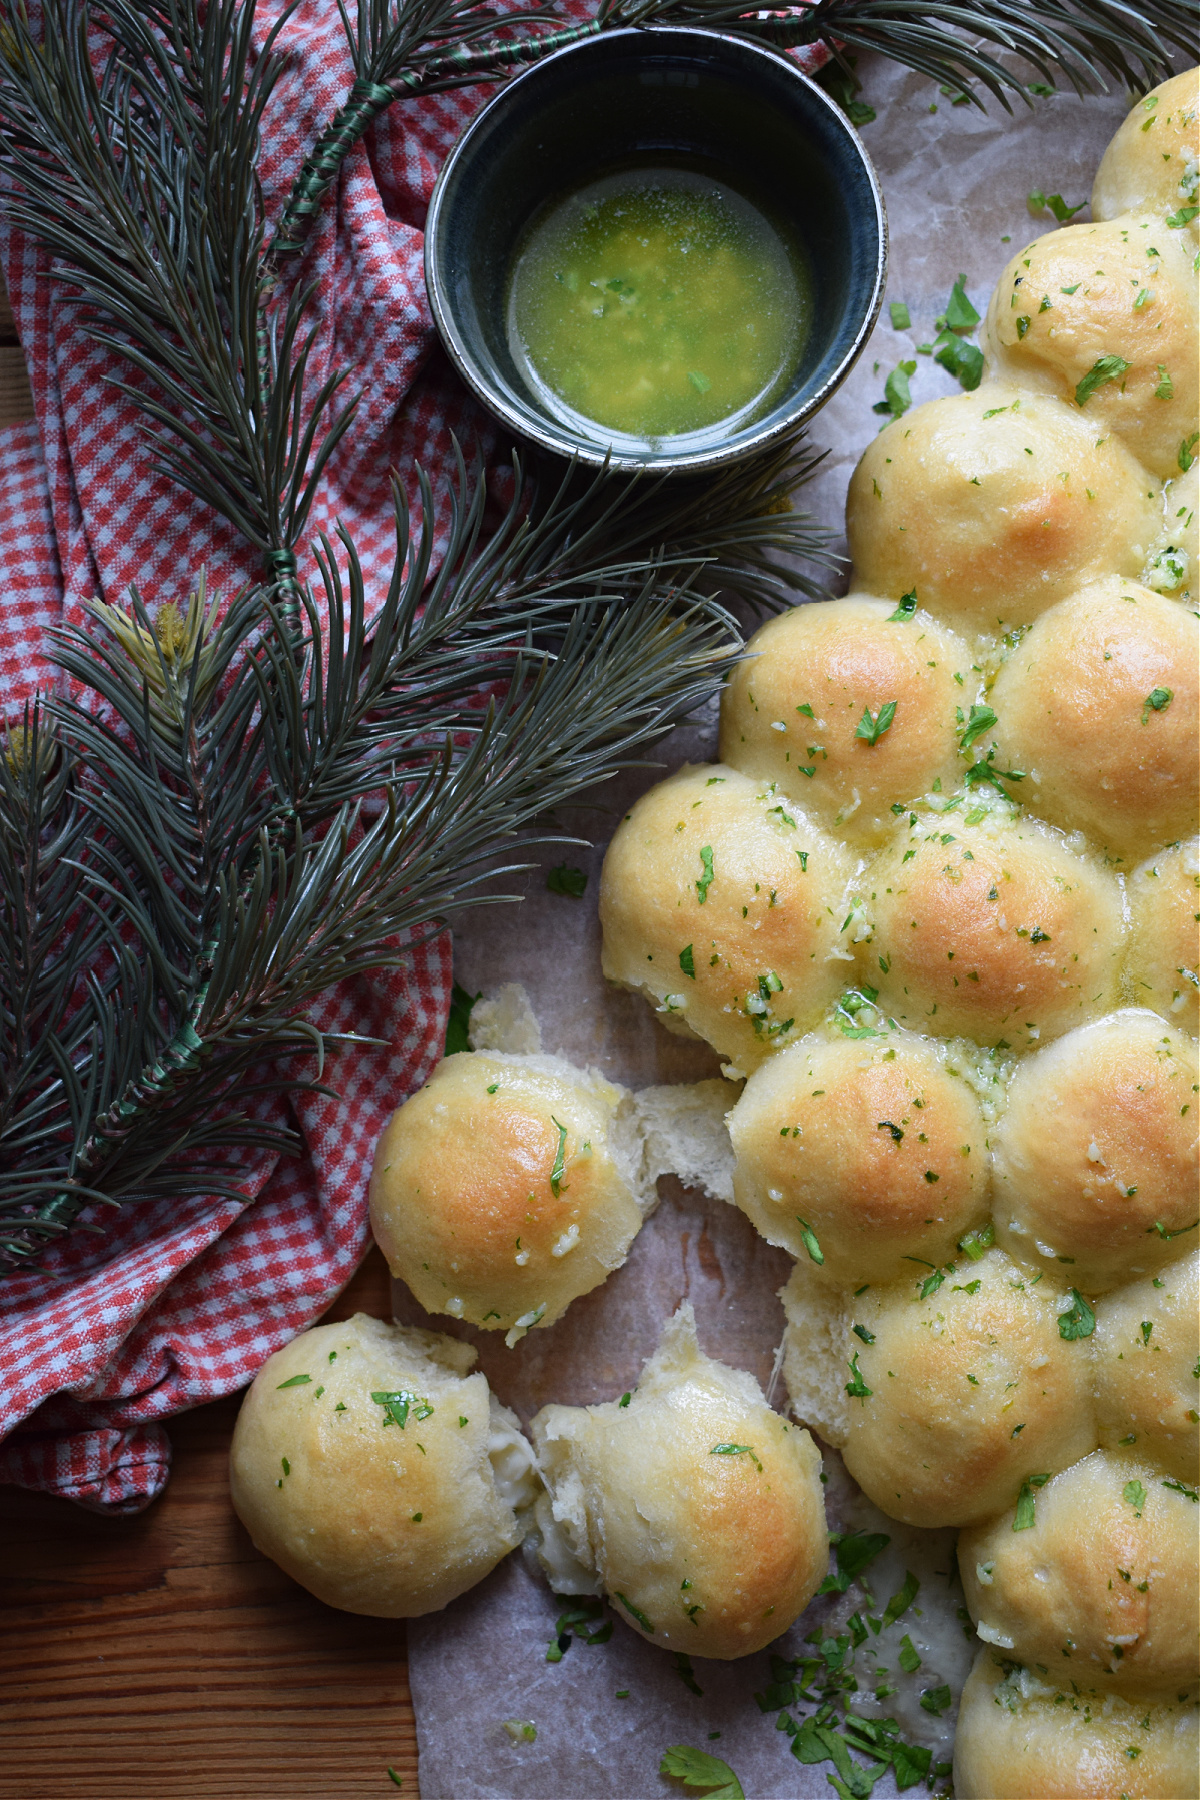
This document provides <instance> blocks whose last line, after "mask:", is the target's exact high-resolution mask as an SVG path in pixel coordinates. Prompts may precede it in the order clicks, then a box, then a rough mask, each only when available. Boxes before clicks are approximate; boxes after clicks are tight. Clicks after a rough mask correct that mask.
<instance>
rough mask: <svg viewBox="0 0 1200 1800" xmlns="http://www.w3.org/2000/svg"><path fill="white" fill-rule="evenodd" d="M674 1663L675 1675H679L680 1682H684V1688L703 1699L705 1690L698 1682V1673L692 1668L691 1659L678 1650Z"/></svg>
mask: <svg viewBox="0 0 1200 1800" xmlns="http://www.w3.org/2000/svg"><path fill="white" fill-rule="evenodd" d="M673 1661H674V1664H675V1673H676V1674H677V1675H678V1677H679V1679H680V1681H682V1683H683V1685H684V1687H685V1688H687V1690H688V1692H689V1693H691V1694H698V1695H700V1696H701V1697H703V1694H704V1689H703V1688H702V1687H701V1686H700V1683H699V1682H698V1681H697V1680H696V1671H695V1670H694V1669H693V1667H692V1659H691V1657H690V1656H687V1655H685V1653H684V1652H683V1651H682V1650H677V1651H676V1652H675V1655H674V1658H673Z"/></svg>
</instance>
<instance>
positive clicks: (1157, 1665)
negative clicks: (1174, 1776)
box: [958, 1450, 1200, 1696]
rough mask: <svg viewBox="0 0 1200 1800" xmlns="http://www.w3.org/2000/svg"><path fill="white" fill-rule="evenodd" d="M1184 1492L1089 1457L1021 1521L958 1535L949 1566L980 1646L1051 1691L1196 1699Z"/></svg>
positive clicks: (1028, 1504) (1031, 1499)
mask: <svg viewBox="0 0 1200 1800" xmlns="http://www.w3.org/2000/svg"><path fill="white" fill-rule="evenodd" d="M1181 1487H1182V1484H1181V1483H1178V1482H1176V1483H1174V1484H1171V1483H1170V1478H1169V1477H1166V1478H1164V1476H1163V1473H1162V1470H1161V1469H1160V1468H1159V1467H1158V1465H1157V1463H1155V1462H1151V1461H1147V1460H1146V1458H1145V1457H1141V1456H1138V1455H1136V1453H1128V1454H1127V1453H1125V1452H1123V1451H1111V1450H1096V1451H1093V1453H1092V1455H1091V1456H1085V1457H1084V1459H1083V1461H1082V1462H1077V1463H1074V1464H1072V1466H1071V1467H1070V1468H1069V1469H1064V1470H1063V1471H1062V1473H1061V1474H1058V1475H1055V1476H1054V1477H1053V1478H1052V1479H1051V1480H1050V1482H1049V1483H1048V1484H1044V1485H1043V1486H1042V1487H1041V1489H1040V1490H1034V1489H1031V1491H1030V1493H1029V1495H1028V1497H1027V1499H1026V1501H1025V1503H1024V1506H1023V1509H1022V1510H1021V1511H1020V1512H1019V1513H1018V1511H1017V1510H1016V1508H1015V1507H1010V1508H1009V1510H1008V1511H1007V1512H1004V1513H1001V1515H1000V1517H999V1518H998V1519H992V1520H990V1521H989V1523H988V1524H987V1525H981V1526H976V1527H975V1528H974V1529H972V1530H969V1531H964V1532H963V1534H962V1536H961V1537H960V1538H959V1540H958V1566H959V1570H960V1572H961V1574H962V1581H963V1591H964V1593H965V1594H966V1598H967V1605H968V1606H969V1607H970V1609H971V1617H972V1618H973V1619H974V1621H975V1629H976V1630H977V1631H978V1633H979V1635H980V1637H981V1638H982V1639H983V1640H984V1642H985V1643H987V1644H991V1645H993V1646H994V1647H995V1648H996V1649H999V1650H1001V1651H1003V1652H1005V1654H1008V1653H1009V1652H1011V1654H1012V1655H1013V1657H1014V1658H1015V1659H1016V1660H1017V1661H1018V1662H1022V1663H1025V1664H1026V1665H1028V1666H1031V1667H1033V1668H1034V1669H1038V1668H1050V1669H1053V1671H1054V1677H1055V1679H1056V1680H1058V1681H1064V1682H1065V1681H1066V1680H1067V1678H1068V1677H1069V1678H1070V1680H1072V1681H1075V1682H1078V1683H1079V1684H1080V1685H1081V1686H1083V1687H1088V1688H1091V1687H1099V1688H1101V1689H1107V1690H1110V1691H1112V1692H1114V1693H1120V1694H1125V1695H1134V1696H1136V1695H1139V1694H1143V1695H1145V1694H1155V1693H1158V1694H1162V1695H1167V1694H1171V1695H1174V1694H1176V1693H1178V1692H1179V1691H1180V1690H1181V1689H1189V1688H1190V1689H1193V1690H1194V1689H1195V1685H1196V1680H1197V1676H1198V1675H1200V1666H1198V1663H1197V1656H1198V1647H1197V1643H1196V1608H1197V1584H1196V1503H1195V1502H1194V1501H1193V1500H1191V1499H1189V1497H1188V1495H1187V1494H1185V1493H1183V1492H1182V1491H1181ZM1031 1515H1032V1516H1031Z"/></svg>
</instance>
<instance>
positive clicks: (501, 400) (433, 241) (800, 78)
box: [425, 25, 887, 474]
mask: <svg viewBox="0 0 1200 1800" xmlns="http://www.w3.org/2000/svg"><path fill="white" fill-rule="evenodd" d="M631 40H633V41H634V42H635V43H636V46H637V48H638V49H640V50H644V51H645V52H646V54H647V57H648V58H650V59H662V58H663V57H664V55H669V54H670V52H671V50H672V49H673V48H674V47H675V46H678V47H679V49H682V50H686V49H687V47H688V46H689V45H694V46H695V47H696V49H697V50H702V51H703V52H704V53H705V54H706V55H707V56H708V57H709V58H710V59H712V58H714V55H715V54H719V53H720V52H721V51H722V50H736V53H737V56H738V58H739V59H742V60H743V67H744V66H745V60H744V59H759V60H761V61H762V63H763V64H764V65H769V72H770V75H771V76H772V77H773V79H774V81H775V82H776V83H777V82H778V80H779V74H780V67H781V65H782V68H783V69H784V70H786V71H787V73H788V75H789V76H791V77H792V79H793V81H794V83H795V85H796V88H797V90H801V89H802V90H804V92H805V98H806V101H807V102H809V103H810V104H812V105H813V106H815V107H816V108H817V109H818V110H823V111H824V113H825V115H826V118H827V121H831V122H832V124H833V127H834V132H833V135H834V136H836V137H839V138H840V140H841V142H842V144H843V147H844V149H845V151H846V152H848V153H849V154H850V155H851V156H852V157H853V158H854V160H855V163H856V164H857V170H858V177H859V180H858V183H857V184H856V185H859V186H860V188H861V190H862V194H863V197H869V200H870V205H871V208H872V210H873V221H869V222H873V225H874V234H873V235H874V245H875V249H874V270H873V273H872V275H871V276H870V278H869V281H868V282H867V284H866V293H865V295H860V298H859V305H860V308H861V317H860V318H859V320H858V323H857V325H856V327H855V329H854V331H853V333H852V335H851V336H850V337H849V339H848V341H847V342H846V344H845V347H844V349H843V351H842V353H841V355H840V356H839V357H838V358H837V361H836V362H835V363H834V364H833V365H832V366H831V367H828V368H825V369H824V370H823V371H821V373H820V379H819V381H818V382H817V383H816V384H815V385H813V386H811V387H808V386H807V385H802V386H801V387H800V389H799V391H797V392H794V393H792V394H790V395H785V396H784V397H783V398H782V399H780V400H779V401H777V402H776V404H775V405H774V406H773V407H772V408H771V409H770V410H769V411H768V413H767V414H766V415H765V417H763V418H761V419H759V420H757V421H756V422H755V424H753V425H752V426H750V427H747V428H745V429H743V430H741V431H738V432H736V433H735V435H734V436H733V437H731V438H730V439H727V440H725V441H723V442H721V441H718V442H717V443H715V444H712V445H710V446H707V447H705V448H700V449H694V450H690V451H685V452H682V453H679V454H676V455H672V454H671V453H670V450H669V449H668V448H666V446H668V445H669V443H670V438H669V437H666V438H663V439H660V440H659V442H660V443H661V444H662V445H663V446H664V448H663V449H658V448H655V447H648V448H647V449H646V450H645V451H644V452H641V451H639V452H630V451H627V450H626V449H624V448H623V447H622V448H620V449H618V448H615V447H614V446H613V445H612V444H611V443H609V442H606V441H605V440H604V439H603V437H602V436H601V435H600V434H601V433H602V432H603V430H604V428H603V427H602V426H599V425H598V426H597V427H596V433H597V435H596V436H595V437H587V436H585V435H583V434H582V433H580V432H575V431H572V430H571V429H570V428H569V427H568V426H566V425H565V424H562V423H560V422H559V421H558V420H556V419H554V418H553V416H551V415H548V414H547V413H545V412H544V411H542V410H540V408H539V406H538V404H537V402H536V400H535V398H534V396H533V395H532V394H530V393H529V390H528V388H527V387H526V386H525V384H524V383H523V382H520V381H519V380H518V381H517V382H510V381H508V380H497V379H495V378H494V377H493V376H492V375H491V373H490V371H489V370H488V368H487V367H486V366H481V359H480V358H479V357H478V356H477V355H476V354H475V353H474V351H473V349H472V347H471V344H470V343H469V341H468V338H467V335H466V333H465V332H464V331H463V329H462V326H461V324H460V321H459V318H458V315H457V311H456V307H455V302H454V284H453V282H452V281H451V280H450V278H449V276H448V273H447V271H446V270H445V269H444V268H443V266H442V263H443V258H442V256H441V255H440V254H439V252H440V251H441V249H442V242H443V238H444V236H445V234H446V216H447V212H448V209H449V208H450V207H451V205H452V204H453V201H454V199H455V197H456V196H455V190H456V187H457V185H458V183H459V179H460V172H461V170H462V165H463V163H464V162H465V161H467V160H468V159H469V158H470V157H471V154H472V152H473V150H474V148H475V145H476V143H477V141H478V139H479V137H480V136H481V135H482V134H483V133H485V132H490V133H492V134H495V131H496V128H497V127H498V126H502V125H503V124H504V122H505V117H506V115H507V114H509V113H511V112H513V111H514V109H518V108H520V107H521V106H522V103H523V102H526V101H527V98H528V90H529V87H530V86H531V85H533V86H536V85H537V84H538V83H540V82H542V81H544V80H545V79H546V77H547V71H548V70H551V69H552V68H553V67H554V66H555V65H556V64H560V63H562V62H563V61H564V59H568V58H586V57H588V56H591V57H593V58H595V57H596V56H597V55H598V53H602V52H604V51H608V53H609V54H610V55H612V54H613V53H614V47H615V46H616V45H617V44H618V43H621V44H624V45H625V46H626V48H627V49H628V48H632V47H633V44H632V43H631ZM676 53H678V52H676ZM656 153H657V151H656V148H655V147H649V148H648V149H647V150H646V152H645V154H647V155H654V154H656ZM619 154H620V153H619V152H618V156H619ZM603 166H604V165H603V164H601V163H597V165H596V167H597V170H600V169H602V168H603ZM610 166H611V165H610ZM834 180H835V181H836V176H835V177H834ZM553 191H554V190H553V186H552V185H548V186H547V188H546V190H545V191H544V192H543V193H541V194H539V195H538V196H537V197H536V198H535V200H534V202H533V204H532V205H531V206H530V207H529V208H528V209H527V211H526V212H525V214H524V216H523V217H522V218H521V219H520V220H519V221H518V222H517V230H516V231H514V232H513V234H512V241H513V243H515V241H516V237H517V236H518V235H519V231H520V229H521V228H523V227H524V224H525V223H526V221H527V219H528V218H529V217H530V216H531V215H532V213H533V212H535V211H536V210H537V208H538V206H540V205H541V204H542V203H543V202H544V201H545V200H546V199H547V198H549V197H550V195H551V193H552V192H553ZM447 260H448V258H447ZM886 268H887V219H886V214H885V212H884V205H883V196H882V194H881V192H880V188H879V182H878V179H877V177H876V174H875V170H874V168H873V166H872V164H871V160H870V158H869V156H868V155H867V153H866V151H865V149H864V148H863V146H862V143H861V142H860V140H859V138H858V135H857V133H856V132H855V131H854V129H853V127H852V126H851V125H850V123H849V122H848V120H847V119H846V118H845V116H844V115H843V114H842V112H841V110H840V109H839V107H838V106H837V103H836V102H835V101H834V100H832V99H831V98H830V97H829V95H828V94H826V93H825V91H824V90H823V89H822V88H820V87H818V86H817V84H816V83H815V82H814V81H812V80H810V78H809V77H808V76H807V75H805V73H804V72H803V70H802V69H800V68H798V67H797V66H796V64H795V63H793V62H792V61H791V60H790V59H789V58H788V57H787V56H785V55H784V54H783V53H782V52H781V51H776V50H773V49H769V48H766V47H764V46H762V45H759V44H756V43H754V42H753V41H752V40H751V39H749V38H743V37H739V36H737V35H735V34H733V33H730V32H722V31H711V30H704V29H699V28H696V27H694V26H682V25H681V26H656V27H653V28H649V29H645V28H641V27H630V28H626V29H621V30H616V31H606V32H604V33H601V34H598V35H597V36H594V37H590V38H586V39H584V40H583V41H582V42H580V43H578V44H570V45H567V46H566V47H565V48H564V49H562V50H556V51H553V52H552V53H551V54H550V55H548V56H546V57H545V58H543V59H542V61H540V62H538V63H535V64H534V65H533V67H532V68H529V69H526V70H524V71H522V73H520V74H519V75H516V76H514V77H512V78H511V79H510V80H509V81H508V82H507V83H506V84H505V86H504V87H503V88H501V90H500V92H499V93H497V94H495V95H494V96H493V97H492V99H491V100H489V101H487V102H486V104H485V105H484V106H482V107H481V108H480V110H479V111H478V112H477V113H476V114H475V115H474V117H473V118H472V119H471V121H470V122H469V124H468V125H467V127H466V129H465V131H464V132H463V134H462V136H461V137H460V138H459V139H458V142H457V143H456V144H455V145H454V147H453V149H452V150H451V151H450V154H449V156H448V157H447V158H446V161H445V164H444V165H443V167H442V171H441V174H440V175H439V176H438V179H437V183H436V185H435V187H434V191H433V195H432V198H431V200H430V204H429V212H428V217H427V220H426V227H425V282H426V288H427V291H428V294H429V301H430V305H431V308H432V310H433V316H434V321H435V323H436V325H437V328H438V332H439V335H440V336H441V339H442V343H443V345H444V346H445V348H446V351H447V353H448V354H449V356H450V359H451V361H452V362H453V364H454V366H455V368H456V369H457V371H458V373H459V374H460V375H461V377H462V379H463V380H464V381H465V382H466V384H467V386H468V387H469V388H470V390H471V392H472V393H473V394H474V395H475V396H476V398H477V399H479V400H480V401H482V403H483V404H484V405H485V406H486V407H487V408H488V410H489V411H490V412H492V413H493V414H495V415H496V416H498V417H499V418H500V419H501V420H502V421H503V422H504V423H505V424H506V425H507V426H509V428H510V429H511V430H512V431H514V432H516V433H518V434H519V435H520V436H522V437H525V438H529V439H532V440H533V441H534V442H535V443H537V444H540V445H541V446H542V448H543V449H546V450H550V451H552V452H553V453H554V454H555V455H558V456H565V457H574V458H575V459H576V460H577V461H579V462H582V463H590V464H593V465H597V466H599V465H607V466H608V467H609V468H612V469H623V470H636V469H652V470H653V471H655V472H656V473H680V474H688V473H700V472H702V471H704V470H706V469H715V468H719V467H722V466H724V465H726V464H729V463H733V462H740V461H742V460H743V459H744V458H746V457H749V456H752V455H753V454H754V453H755V452H756V451H759V450H762V449H764V448H766V447H767V446H768V445H769V444H771V443H772V442H773V441H774V440H776V439H777V438H779V437H781V436H783V435H784V434H785V433H787V432H790V431H792V430H794V429H795V428H796V427H798V426H799V425H801V424H803V423H804V422H805V421H806V420H808V419H810V418H811V417H812V415H813V414H814V413H816V412H818V411H819V410H820V409H821V407H822V406H824V405H825V403H826V401H827V400H829V399H830V398H831V396H832V395H833V394H834V392H835V391H836V390H837V388H838V387H840V385H841V383H842V382H843V381H844V380H845V378H846V376H847V375H848V374H849V372H850V370H851V368H853V366H854V364H855V362H856V361H857V360H858V357H859V355H860V354H861V352H862V349H863V346H864V345H865V344H866V341H867V338H868V337H869V336H870V333H871V330H872V328H873V326H874V324H875V321H876V319H877V317H878V315H879V309H880V307H881V305H882V303H883V292H884V285H885V276H886ZM862 285H863V284H862V282H861V278H860V290H861V287H862ZM845 310H846V309H843V316H844V315H845ZM719 425H720V421H718V422H717V425H716V426H715V427H714V430H716V429H719ZM618 435H619V434H618Z"/></svg>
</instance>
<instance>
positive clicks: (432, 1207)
mask: <svg viewBox="0 0 1200 1800" xmlns="http://www.w3.org/2000/svg"><path fill="white" fill-rule="evenodd" d="M643 1164H644V1155H643V1146H642V1139H641V1135H640V1132H639V1128H638V1123H637V1117H636V1112H635V1108H634V1106H633V1102H632V1098H631V1096H630V1095H629V1094H628V1093H627V1092H626V1091H625V1089H624V1088H619V1087H616V1086H614V1085H613V1083H612V1082H610V1081H606V1080H605V1079H604V1077H603V1076H602V1075H598V1074H596V1073H595V1072H588V1071H583V1070H579V1069H576V1068H574V1067H572V1065H571V1064H570V1063H567V1062H564V1061H563V1060H561V1059H560V1058H556V1057H543V1056H513V1055H504V1054H502V1053H500V1052H496V1051H490V1052H480V1053H477V1054H466V1053H463V1054H460V1055H457V1056H448V1057H446V1058H445V1059H444V1061H442V1062H441V1063H439V1064H438V1066H437V1068H436V1069H435V1070H434V1072H433V1075H432V1076H431V1078H430V1080H429V1081H428V1082H427V1083H426V1084H425V1086H424V1087H423V1088H422V1089H421V1090H420V1091H419V1092H418V1093H416V1094H414V1095H413V1096H412V1098H411V1099H409V1100H406V1101H405V1103H404V1105H403V1106H401V1107H400V1108H399V1109H398V1111H397V1112H395V1113H394V1114H393V1115H392V1118H391V1120H390V1122H389V1123H388V1125H387V1127H386V1129H385V1130H384V1133H383V1135H382V1137H381V1138H380V1140H379V1144H378V1147H377V1149H376V1152H375V1163H374V1167H373V1169H372V1172H371V1187H370V1197H371V1229H372V1231H373V1232H374V1234H375V1241H376V1242H377V1243H378V1245H379V1247H380V1249H381V1250H382V1251H383V1254H384V1256H385V1257H386V1258H387V1262H388V1267H389V1268H390V1269H391V1271H392V1274H393V1275H395V1276H397V1277H398V1278H399V1279H400V1280H401V1281H403V1282H404V1283H405V1285H406V1286H407V1287H408V1288H409V1289H410V1290H411V1291H412V1293H413V1294H414V1295H415V1296H416V1298H417V1299H418V1300H419V1301H420V1303H421V1305H422V1306H423V1307H424V1308H425V1309H426V1311H427V1312H433V1313H448V1314H449V1315H450V1317H451V1318H455V1319H465V1320H467V1321H468V1322H469V1323H470V1324H472V1325H480V1326H482V1327H484V1328H485V1329H488V1330H494V1331H503V1332H505V1333H506V1334H507V1336H508V1338H509V1340H510V1342H512V1343H515V1342H517V1341H518V1340H519V1338H520V1337H522V1336H523V1335H524V1333H525V1332H526V1331H528V1330H529V1329H531V1328H532V1327H534V1326H548V1325H552V1324H553V1323H554V1322H555V1320H556V1319H559V1318H561V1317H562V1314H563V1313H564V1312H565V1310H566V1308H567V1307H568V1306H569V1305H570V1303H571V1301H572V1300H574V1299H576V1298H577V1297H578V1296H579V1295H580V1294H587V1293H590V1292H591V1290H592V1289H593V1288H595V1287H598V1286H599V1285H600V1283H601V1282H602V1281H604V1280H605V1279H606V1277H607V1276H608V1275H610V1274H611V1273H612V1271H613V1270H614V1269H615V1268H618V1267H619V1266H620V1264H621V1263H623V1262H624V1260H625V1258H626V1256H627V1255H628V1253H629V1246H630V1245H631V1244H632V1242H633V1240H634V1238H635V1237H636V1236H637V1233H638V1232H639V1230H640V1229H641V1226H642V1222H643V1220H644V1219H645V1217H646V1215H647V1213H648V1212H649V1211H650V1210H651V1208H652V1207H653V1205H654V1203H655V1199H656V1192H655V1187H654V1182H653V1179H648V1178H647V1176H646V1174H645V1171H644V1167H643Z"/></svg>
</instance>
